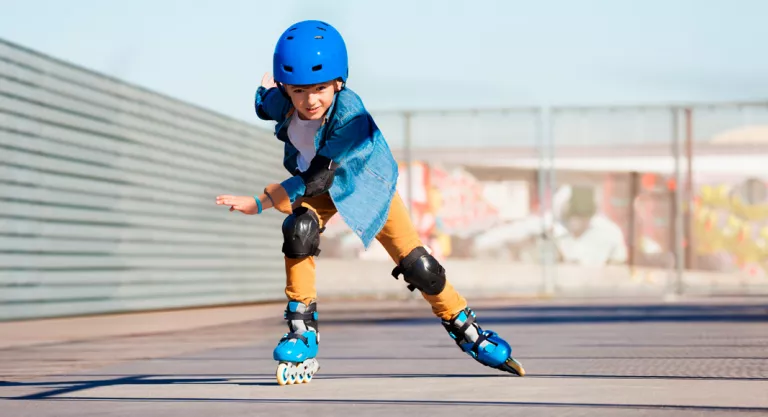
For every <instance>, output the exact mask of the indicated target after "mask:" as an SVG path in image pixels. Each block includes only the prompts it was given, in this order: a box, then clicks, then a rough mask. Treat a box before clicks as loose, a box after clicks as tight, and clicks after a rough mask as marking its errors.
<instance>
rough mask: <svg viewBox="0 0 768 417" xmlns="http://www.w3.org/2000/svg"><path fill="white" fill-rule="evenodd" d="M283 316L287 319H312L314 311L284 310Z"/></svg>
mask: <svg viewBox="0 0 768 417" xmlns="http://www.w3.org/2000/svg"><path fill="white" fill-rule="evenodd" d="M285 318H286V319H288V320H314V319H315V313H299V312H295V311H286V312H285Z"/></svg>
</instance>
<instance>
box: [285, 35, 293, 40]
mask: <svg viewBox="0 0 768 417" xmlns="http://www.w3.org/2000/svg"><path fill="white" fill-rule="evenodd" d="M285 39H288V40H289V41H290V40H293V36H289V37H287V38H285Z"/></svg>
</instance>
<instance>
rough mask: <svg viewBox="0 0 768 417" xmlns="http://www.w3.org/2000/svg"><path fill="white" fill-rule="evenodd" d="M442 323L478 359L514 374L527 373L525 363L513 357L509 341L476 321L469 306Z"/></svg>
mask: <svg viewBox="0 0 768 417" xmlns="http://www.w3.org/2000/svg"><path fill="white" fill-rule="evenodd" d="M442 323H443V326H444V327H445V330H447V331H448V334H449V335H451V337H452V338H453V340H454V341H455V342H456V344H457V345H458V346H459V348H461V350H462V351H464V352H466V353H467V354H468V355H470V356H472V357H473V358H474V359H475V360H476V361H478V362H480V363H482V364H483V365H485V366H489V367H491V368H495V369H498V370H501V371H504V372H509V373H511V374H514V375H518V376H524V375H525V370H524V369H523V365H522V364H520V362H518V361H517V360H515V358H513V357H512V348H511V347H510V346H509V343H507V342H506V341H505V340H504V339H502V338H501V336H499V335H498V334H497V333H496V332H494V331H492V330H483V329H482V328H480V326H478V324H477V323H476V322H475V312H474V311H472V309H470V308H469V307H467V308H465V309H464V310H462V311H461V312H460V313H459V314H457V315H456V317H454V318H453V319H451V320H450V321H445V320H443V321H442Z"/></svg>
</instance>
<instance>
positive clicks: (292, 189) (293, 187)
mask: <svg viewBox="0 0 768 417" xmlns="http://www.w3.org/2000/svg"><path fill="white" fill-rule="evenodd" d="M280 185H282V186H283V188H284V189H285V193H286V194H288V198H290V199H291V203H293V202H294V201H296V199H297V198H299V197H302V196H303V195H304V192H305V191H306V189H307V187H306V186H305V185H304V180H302V179H301V177H300V176H298V175H294V176H292V177H291V178H288V179H287V180H285V181H283V182H281V183H280Z"/></svg>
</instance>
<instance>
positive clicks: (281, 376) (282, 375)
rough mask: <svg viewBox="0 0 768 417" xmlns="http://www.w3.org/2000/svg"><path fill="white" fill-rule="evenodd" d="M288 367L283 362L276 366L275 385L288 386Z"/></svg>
mask: <svg viewBox="0 0 768 417" xmlns="http://www.w3.org/2000/svg"><path fill="white" fill-rule="evenodd" d="M288 365H289V364H287V363H285V362H281V363H280V364H279V365H277V372H275V376H276V377H277V383H278V385H288V384H290V382H289V381H290V378H289V373H290V371H289V369H288Z"/></svg>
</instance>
